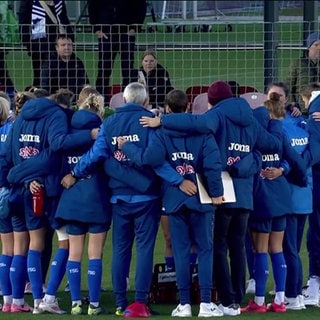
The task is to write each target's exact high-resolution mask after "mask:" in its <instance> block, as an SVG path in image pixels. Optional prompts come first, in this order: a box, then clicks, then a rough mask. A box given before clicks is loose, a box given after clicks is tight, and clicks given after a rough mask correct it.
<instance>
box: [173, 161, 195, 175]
mask: <svg viewBox="0 0 320 320" xmlns="http://www.w3.org/2000/svg"><path fill="white" fill-rule="evenodd" d="M176 170H177V172H178V173H179V174H181V175H182V176H184V175H185V174H192V173H195V171H194V168H193V166H191V165H190V164H186V163H184V164H183V165H182V166H176Z"/></svg>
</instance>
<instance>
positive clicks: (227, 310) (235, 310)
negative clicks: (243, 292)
mask: <svg viewBox="0 0 320 320" xmlns="http://www.w3.org/2000/svg"><path fill="white" fill-rule="evenodd" d="M219 309H220V310H221V311H222V312H223V315H224V316H238V315H239V314H240V313H241V311H240V305H239V304H237V303H233V304H230V306H228V307H225V306H223V305H222V304H219Z"/></svg>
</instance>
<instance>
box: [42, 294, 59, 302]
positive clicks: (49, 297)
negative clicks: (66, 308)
mask: <svg viewBox="0 0 320 320" xmlns="http://www.w3.org/2000/svg"><path fill="white" fill-rule="evenodd" d="M43 300H44V301H45V302H46V303H54V301H55V300H56V296H52V295H51V294H45V296H44V298H43Z"/></svg>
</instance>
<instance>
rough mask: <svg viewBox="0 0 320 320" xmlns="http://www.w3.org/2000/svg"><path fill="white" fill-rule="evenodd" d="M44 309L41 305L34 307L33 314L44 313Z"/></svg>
mask: <svg viewBox="0 0 320 320" xmlns="http://www.w3.org/2000/svg"><path fill="white" fill-rule="evenodd" d="M43 312H44V311H42V310H41V309H40V308H39V306H38V307H34V308H33V310H32V314H41V313H43Z"/></svg>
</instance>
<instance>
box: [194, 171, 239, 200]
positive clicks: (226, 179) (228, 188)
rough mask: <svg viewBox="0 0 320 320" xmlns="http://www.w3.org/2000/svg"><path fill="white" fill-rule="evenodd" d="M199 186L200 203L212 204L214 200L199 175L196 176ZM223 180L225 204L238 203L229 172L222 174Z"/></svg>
mask: <svg viewBox="0 0 320 320" xmlns="http://www.w3.org/2000/svg"><path fill="white" fill-rule="evenodd" d="M196 177H197V184H198V192H199V197H200V202H201V203H202V204H212V200H211V198H210V196H209V195H208V192H207V190H206V189H205V187H204V186H203V183H202V179H201V177H200V175H199V174H196ZM221 179H222V184H223V191H224V194H223V197H224V201H223V203H232V202H236V201H237V200H236V194H235V192H234V187H233V181H232V178H231V176H230V174H229V172H228V171H222V172H221Z"/></svg>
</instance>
